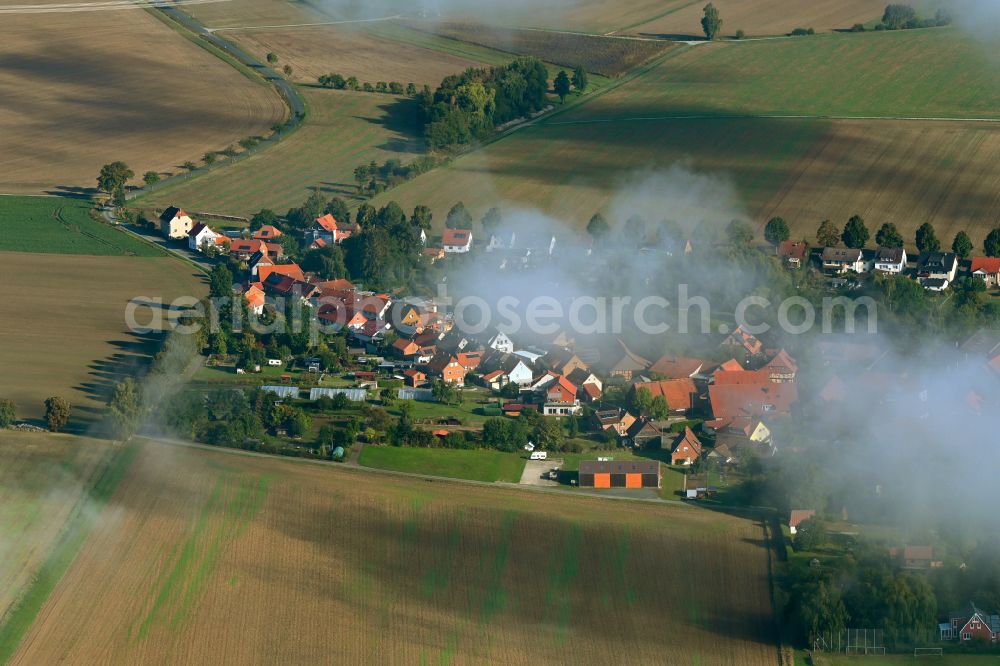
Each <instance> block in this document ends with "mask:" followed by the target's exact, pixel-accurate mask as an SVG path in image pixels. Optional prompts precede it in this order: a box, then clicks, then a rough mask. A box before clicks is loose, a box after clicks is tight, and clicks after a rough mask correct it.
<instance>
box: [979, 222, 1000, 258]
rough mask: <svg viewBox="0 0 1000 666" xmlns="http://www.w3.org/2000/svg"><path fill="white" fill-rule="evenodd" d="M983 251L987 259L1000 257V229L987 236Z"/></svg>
mask: <svg viewBox="0 0 1000 666" xmlns="http://www.w3.org/2000/svg"><path fill="white" fill-rule="evenodd" d="M983 249H984V250H986V256H987V257H1000V229H994V230H993V231H991V232H990V233H989V235H987V236H986V242H984V243H983Z"/></svg>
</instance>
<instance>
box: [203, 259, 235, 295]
mask: <svg viewBox="0 0 1000 666" xmlns="http://www.w3.org/2000/svg"><path fill="white" fill-rule="evenodd" d="M208 293H209V295H210V296H212V297H213V298H225V297H228V296H232V295H233V274H232V272H231V271H230V270H229V269H228V268H226V265H225V264H216V265H215V266H213V267H212V272H211V274H210V275H209V277H208Z"/></svg>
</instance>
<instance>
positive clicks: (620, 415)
mask: <svg viewBox="0 0 1000 666" xmlns="http://www.w3.org/2000/svg"><path fill="white" fill-rule="evenodd" d="M594 420H595V421H596V422H597V427H598V428H600V429H601V430H613V431H614V432H615V433H616V434H617V435H618V436H619V437H625V436H627V435H628V431H629V428H631V427H632V424H633V423H635V422H636V418H635V417H634V416H633V415H632V414H630V413H629V412H627V411H625V410H624V409H621V408H617V409H603V410H599V411H596V412H594Z"/></svg>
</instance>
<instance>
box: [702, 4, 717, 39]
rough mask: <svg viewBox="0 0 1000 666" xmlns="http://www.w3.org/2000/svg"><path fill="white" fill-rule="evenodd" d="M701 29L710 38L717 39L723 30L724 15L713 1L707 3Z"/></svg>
mask: <svg viewBox="0 0 1000 666" xmlns="http://www.w3.org/2000/svg"><path fill="white" fill-rule="evenodd" d="M701 29H702V30H704V31H705V36H706V37H708V38H709V39H716V38H717V37H718V36H719V32H721V31H722V17H720V16H719V10H718V9H716V8H715V5H713V4H712V3H711V2H710V3H708V4H707V5H705V15H704V16H703V17H702V19H701Z"/></svg>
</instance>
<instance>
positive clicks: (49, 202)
mask: <svg viewBox="0 0 1000 666" xmlns="http://www.w3.org/2000/svg"><path fill="white" fill-rule="evenodd" d="M92 205H93V204H91V202H89V201H86V200H82V199H68V198H64V197H31V196H9V197H0V252H45V253H52V254H93V255H106V256H115V255H125V256H137V257H163V256H165V255H166V253H165V252H163V251H162V250H160V249H158V248H156V247H154V246H153V245H150V244H148V243H144V242H143V241H140V240H138V239H136V238H134V237H132V236H129V235H128V234H126V233H125V232H123V231H121V230H119V229H115V228H113V227H111V226H109V225H107V224H104V223H103V222H98V221H96V220H94V219H93V218H91V217H90V214H89V213H90V208H91V206H92Z"/></svg>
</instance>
